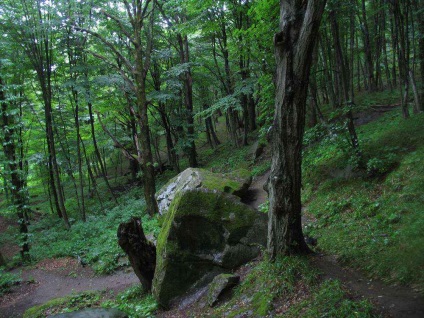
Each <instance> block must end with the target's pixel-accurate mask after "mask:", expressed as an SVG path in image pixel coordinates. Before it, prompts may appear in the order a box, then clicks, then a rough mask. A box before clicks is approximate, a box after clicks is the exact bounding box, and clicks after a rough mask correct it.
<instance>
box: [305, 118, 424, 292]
mask: <svg viewBox="0 0 424 318" xmlns="http://www.w3.org/2000/svg"><path fill="white" fill-rule="evenodd" d="M423 125H424V116H423V115H422V114H420V115H416V116H414V117H412V118H411V119H409V120H408V121H405V120H403V119H402V118H400V116H399V115H398V114H394V113H389V114H387V115H385V116H384V117H382V118H381V119H379V120H378V121H375V122H372V123H370V124H368V125H365V126H361V127H360V129H359V133H360V135H359V137H360V139H361V140H362V143H363V147H362V148H363V154H364V156H366V157H368V158H369V159H368V160H367V173H366V174H362V175H355V174H351V175H346V176H343V177H334V176H332V175H331V173H334V171H335V170H337V169H338V167H339V166H340V165H341V163H342V162H345V163H346V161H343V159H342V158H343V156H342V154H340V153H339V154H338V157H336V158H334V157H327V156H321V157H320V158H319V159H316V158H313V157H312V156H311V154H319V153H322V152H326V151H327V150H329V149H334V148H332V147H331V145H329V144H326V143H318V144H315V145H314V146H312V147H311V149H308V150H307V152H308V154H307V156H311V157H309V158H308V159H307V160H310V161H309V163H308V165H307V166H306V167H305V172H306V178H305V179H306V180H307V184H308V185H307V187H306V189H307V190H306V191H305V193H304V197H303V199H304V201H305V200H307V201H308V202H309V204H308V213H310V214H312V215H314V216H315V217H316V218H317V222H316V223H312V224H311V225H310V226H309V227H308V231H310V232H311V234H312V235H313V236H315V237H319V240H318V241H319V246H320V248H322V249H324V250H326V251H328V252H330V253H334V254H338V255H339V256H340V259H341V260H342V261H344V262H347V263H349V264H351V265H353V266H358V267H360V268H362V269H363V270H365V271H366V272H368V273H369V275H373V276H378V277H380V278H383V279H385V280H387V281H390V282H402V283H407V284H413V285H414V286H416V287H417V288H418V289H419V290H421V291H422V290H424V275H423V273H422V271H419V270H417V268H420V267H422V266H424V257H423V255H424V238H423V236H422V235H421V234H420V231H421V229H422V227H423V226H424V213H423V206H424V196H423V194H422V193H423V192H422V189H423V187H424V167H423V165H422V158H423V157H424V132H423V131H422V129H421V128H420V127H422V126H423ZM316 170H320V172H321V173H320V174H317V172H316ZM374 177H378V178H374Z"/></svg>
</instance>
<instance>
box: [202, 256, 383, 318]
mask: <svg viewBox="0 0 424 318" xmlns="http://www.w3.org/2000/svg"><path fill="white" fill-rule="evenodd" d="M247 266H252V267H253V268H252V269H251V271H250V272H249V274H248V275H247V277H246V278H245V279H244V280H243V282H242V283H241V284H240V285H239V286H238V287H237V288H236V290H235V293H234V296H233V297H232V299H231V300H230V301H229V302H228V303H226V304H223V305H222V306H221V307H218V308H216V309H215V310H213V311H211V312H208V314H210V316H212V317H215V316H216V317H221V316H223V314H224V313H225V314H226V316H228V317H238V316H243V315H248V316H253V317H268V316H270V317H271V316H272V317H293V318H295V317H311V318H312V317H334V318H338V317H378V316H377V315H375V314H374V313H373V308H372V305H371V303H370V302H368V301H364V300H357V299H354V298H352V297H351V296H350V295H349V294H348V293H347V292H346V291H345V290H344V289H343V287H342V286H341V283H340V282H339V281H336V280H324V281H320V280H319V275H318V273H317V272H316V271H315V270H314V269H313V267H312V266H311V265H310V264H309V262H308V259H307V258H305V257H294V256H290V257H284V258H279V259H277V260H276V261H275V262H270V261H269V260H266V259H265V260H263V261H261V262H260V263H258V264H253V265H252V264H249V265H247ZM281 303H284V304H287V307H285V310H284V312H279V311H277V309H279V308H280V306H281ZM228 313H230V314H229V315H228Z"/></svg>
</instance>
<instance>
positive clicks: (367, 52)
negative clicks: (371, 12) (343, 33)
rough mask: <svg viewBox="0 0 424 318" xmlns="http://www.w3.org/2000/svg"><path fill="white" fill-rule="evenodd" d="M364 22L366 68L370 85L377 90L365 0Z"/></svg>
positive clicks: (363, 6)
mask: <svg viewBox="0 0 424 318" xmlns="http://www.w3.org/2000/svg"><path fill="white" fill-rule="evenodd" d="M362 24H363V28H362V31H363V34H364V50H365V61H366V63H365V65H366V67H365V69H366V72H367V78H368V85H369V90H370V91H375V79H374V66H373V58H372V47H371V39H370V32H369V28H368V20H367V11H366V7H365V0H362Z"/></svg>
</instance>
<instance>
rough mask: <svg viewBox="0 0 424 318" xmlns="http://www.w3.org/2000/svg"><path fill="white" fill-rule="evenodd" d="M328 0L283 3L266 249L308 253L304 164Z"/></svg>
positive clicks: (277, 41) (277, 38) (275, 252)
mask: <svg viewBox="0 0 424 318" xmlns="http://www.w3.org/2000/svg"><path fill="white" fill-rule="evenodd" d="M325 3H326V1H325V0H308V1H304V0H293V1H284V0H281V1H280V30H281V31H280V32H279V33H277V34H276V35H275V36H274V45H275V50H276V53H275V55H276V61H277V89H276V97H275V116H274V125H273V131H272V165H271V175H270V179H269V186H268V188H269V202H270V209H269V225H268V251H269V253H270V256H271V259H275V257H277V256H279V255H290V254H297V253H308V252H310V250H309V248H308V246H307V244H306V243H305V240H304V237H303V232H302V223H301V208H302V206H301V197H300V193H301V182H302V177H301V162H302V140H303V134H304V130H305V112H306V97H307V90H308V82H309V72H310V68H311V61H312V53H313V49H314V45H315V39H316V37H317V33H318V29H319V25H320V22H321V16H322V13H323V10H324V7H325Z"/></svg>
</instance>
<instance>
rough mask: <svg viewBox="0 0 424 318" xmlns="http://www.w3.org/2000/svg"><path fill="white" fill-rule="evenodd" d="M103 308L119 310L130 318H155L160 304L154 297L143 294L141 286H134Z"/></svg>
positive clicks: (104, 304) (106, 303)
mask: <svg viewBox="0 0 424 318" xmlns="http://www.w3.org/2000/svg"><path fill="white" fill-rule="evenodd" d="M102 307H105V308H118V309H120V310H122V311H123V312H125V313H126V314H127V315H128V317H129V318H144V317H145V318H147V317H154V312H155V311H156V310H157V309H158V304H157V303H156V301H155V299H154V298H153V296H152V295H150V294H148V295H146V294H143V293H142V288H141V286H134V287H131V288H129V289H127V290H125V291H124V292H122V293H121V294H119V295H118V296H117V297H116V299H115V300H109V301H106V302H104V303H103V304H102Z"/></svg>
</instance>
